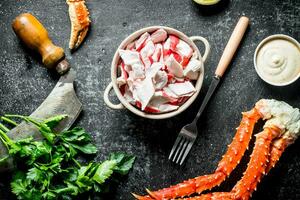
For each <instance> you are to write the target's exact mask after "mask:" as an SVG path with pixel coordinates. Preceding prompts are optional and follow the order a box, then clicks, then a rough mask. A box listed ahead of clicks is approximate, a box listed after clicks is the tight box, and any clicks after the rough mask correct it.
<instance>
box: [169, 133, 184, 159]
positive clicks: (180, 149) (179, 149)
mask: <svg viewBox="0 0 300 200" xmlns="http://www.w3.org/2000/svg"><path fill="white" fill-rule="evenodd" d="M184 142H185V138H184V137H182V140H181V141H180V143H179V146H178V148H177V150H176V153H175V155H174V157H173V160H172V161H173V162H175V160H176V157H177V155H178V153H179V152H181V151H182V146H183V144H184Z"/></svg>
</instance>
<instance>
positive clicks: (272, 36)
mask: <svg viewBox="0 0 300 200" xmlns="http://www.w3.org/2000/svg"><path fill="white" fill-rule="evenodd" d="M274 39H284V40H287V41H289V42H291V43H292V44H294V45H296V46H297V47H298V48H299V49H300V44H299V42H298V41H297V40H295V39H294V38H292V37H290V36H288V35H284V34H275V35H271V36H269V37H266V38H265V39H263V40H262V41H261V42H260V43H259V45H258V46H257V47H256V49H255V53H254V57H253V61H254V67H255V70H256V73H257V74H258V76H259V77H260V78H261V79H262V80H264V81H265V82H267V83H269V84H270V85H274V86H286V85H289V84H292V83H294V82H295V81H296V80H298V79H299V77H300V73H299V74H298V76H296V77H295V78H293V79H292V80H290V81H286V82H282V83H277V82H273V81H270V80H267V79H266V78H265V77H264V76H263V74H261V73H260V70H259V69H258V67H257V63H256V62H257V61H256V60H257V55H258V52H259V50H260V49H261V48H262V46H263V45H265V44H266V43H267V42H269V41H271V40H274Z"/></svg>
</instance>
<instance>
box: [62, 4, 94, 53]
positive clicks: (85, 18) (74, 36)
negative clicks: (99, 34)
mask: <svg viewBox="0 0 300 200" xmlns="http://www.w3.org/2000/svg"><path fill="white" fill-rule="evenodd" d="M67 4H68V5H69V16H70V20H71V36H70V42H69V48H70V49H71V50H74V49H76V48H77V47H79V45H80V44H81V43H82V41H83V40H84V38H85V36H86V34H87V32H88V30H89V26H90V23H91V21H90V19H89V11H88V9H87V7H86V6H85V1H84V0H67Z"/></svg>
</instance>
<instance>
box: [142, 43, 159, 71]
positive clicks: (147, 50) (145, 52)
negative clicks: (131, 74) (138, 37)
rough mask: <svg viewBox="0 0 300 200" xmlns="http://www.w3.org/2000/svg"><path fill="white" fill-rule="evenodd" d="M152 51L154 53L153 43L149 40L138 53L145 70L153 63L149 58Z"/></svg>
mask: <svg viewBox="0 0 300 200" xmlns="http://www.w3.org/2000/svg"><path fill="white" fill-rule="evenodd" d="M154 51H155V46H154V43H153V42H152V41H151V40H149V41H148V42H147V43H146V45H145V46H144V47H143V48H142V50H141V52H140V53H141V58H142V61H143V63H144V65H145V68H146V69H147V68H148V67H150V66H151V64H152V62H153V60H152V58H151V56H152V55H153V53H154Z"/></svg>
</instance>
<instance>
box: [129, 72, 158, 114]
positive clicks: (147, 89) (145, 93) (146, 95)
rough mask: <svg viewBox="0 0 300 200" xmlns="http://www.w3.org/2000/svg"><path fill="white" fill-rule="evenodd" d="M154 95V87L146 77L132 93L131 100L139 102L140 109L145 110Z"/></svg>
mask: <svg viewBox="0 0 300 200" xmlns="http://www.w3.org/2000/svg"><path fill="white" fill-rule="evenodd" d="M154 93H155V89H154V85H153V82H152V79H151V78H148V77H146V78H145V79H144V80H143V81H141V82H140V83H139V84H138V85H137V86H136V87H135V89H134V91H133V98H135V99H137V100H138V101H140V102H141V109H142V110H145V108H146V106H147V105H148V103H149V102H150V100H151V98H152V96H153V95H154Z"/></svg>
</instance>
